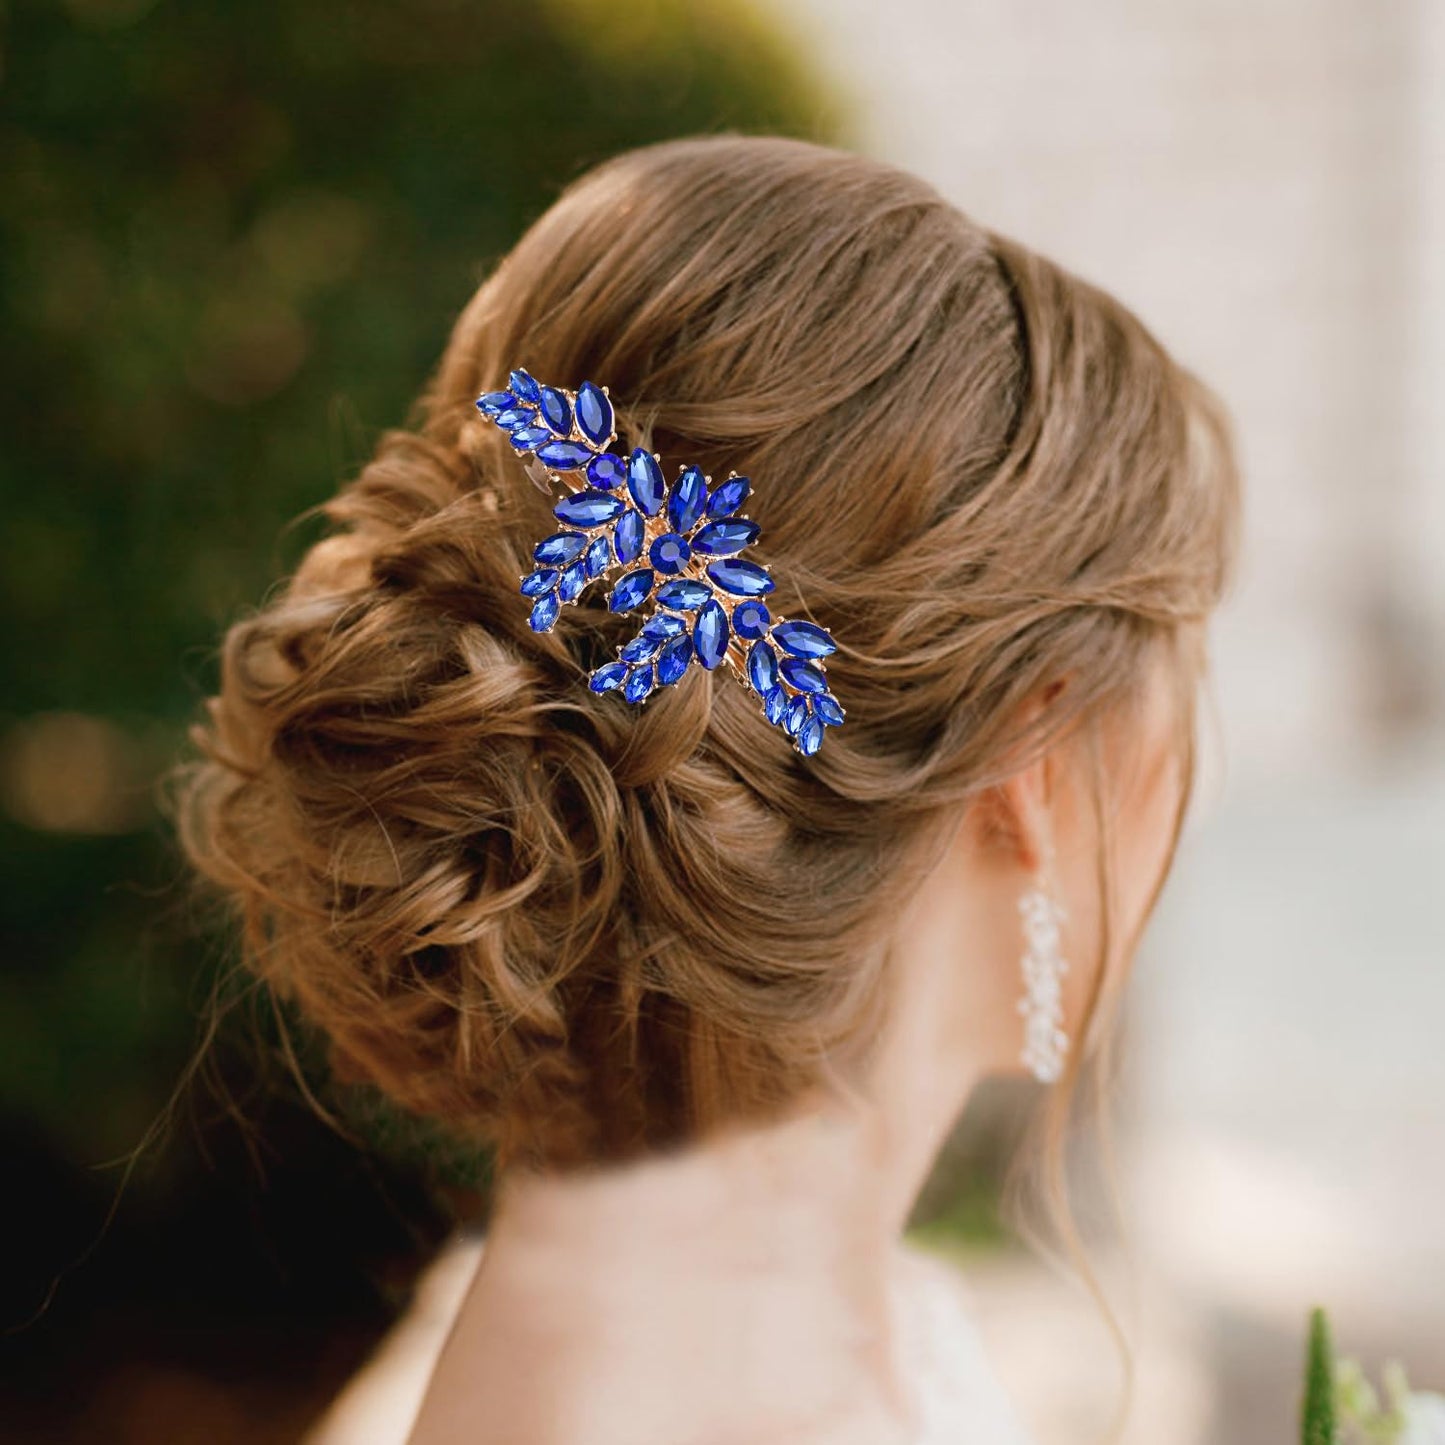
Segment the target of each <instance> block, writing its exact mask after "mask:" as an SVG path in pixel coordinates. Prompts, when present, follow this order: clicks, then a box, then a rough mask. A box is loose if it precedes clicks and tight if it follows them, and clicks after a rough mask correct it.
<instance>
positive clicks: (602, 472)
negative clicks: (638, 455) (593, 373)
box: [579, 402, 627, 492]
mask: <svg viewBox="0 0 1445 1445" xmlns="http://www.w3.org/2000/svg"><path fill="white" fill-rule="evenodd" d="M579 404H580V402H579ZM587 480H588V481H589V482H591V483H592V485H593V486H594V487H601V489H602V490H603V491H604V492H615V491H616V490H617V488H618V487H620V486H621V485H622V484H623V482H625V481H626V480H627V464H626V463H625V462H624V461H623V460H622V458H621V457H615V456H613V455H612V453H611V452H598V454H597V455H596V456H595V457H593V458H592V460H591V461H590V462H588V463H587Z"/></svg>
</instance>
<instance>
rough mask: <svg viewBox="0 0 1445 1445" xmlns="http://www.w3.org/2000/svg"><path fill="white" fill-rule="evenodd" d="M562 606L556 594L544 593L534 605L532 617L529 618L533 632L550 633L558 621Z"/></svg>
mask: <svg viewBox="0 0 1445 1445" xmlns="http://www.w3.org/2000/svg"><path fill="white" fill-rule="evenodd" d="M559 607H560V604H559V603H558V601H557V594H556V593H555V592H544V593H543V594H542V595H541V596H540V597H539V598H538V599H537V600H536V601H535V602H534V603H533V604H532V615H531V616H530V617H528V619H527V622H528V623H529V624H530V626H531V628H532V631H533V632H550V631H551V630H552V624H553V623H554V622H555V621H556V620H557V612H558V610H559Z"/></svg>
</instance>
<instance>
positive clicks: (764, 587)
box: [707, 557, 774, 597]
mask: <svg viewBox="0 0 1445 1445" xmlns="http://www.w3.org/2000/svg"><path fill="white" fill-rule="evenodd" d="M707 575H708V576H709V577H710V578H712V580H713V581H714V582H716V583H717V585H718V586H719V587H721V588H722V590H723V591H724V592H731V593H732V594H733V595H734V596H737V597H761V596H762V595H763V594H764V593H766V592H771V591H772V590H773V585H774V584H773V579H772V578H771V577H769V576H768V574H767V573H766V572H764V571H763V569H762V568H761V567H759V566H758V564H757V563H756V562H747V561H744V560H743V559H742V558H741V557H724V558H722V559H721V560H720V561H717V562H709V563H708V568H707Z"/></svg>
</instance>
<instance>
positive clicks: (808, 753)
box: [798, 717, 823, 758]
mask: <svg viewBox="0 0 1445 1445" xmlns="http://www.w3.org/2000/svg"><path fill="white" fill-rule="evenodd" d="M822 746H823V722H822V719H821V718H817V717H810V718H809V719H808V720H807V721H806V722H805V723H804V724H803V726H802V727H800V728H799V729H798V751H799V752H800V753H802V755H803V756H804V757H805V758H811V757H812V756H813V754H814V753H816V752H817V751H818V749H819V748H820V747H822Z"/></svg>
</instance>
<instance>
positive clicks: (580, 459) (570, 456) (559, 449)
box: [537, 442, 593, 472]
mask: <svg viewBox="0 0 1445 1445" xmlns="http://www.w3.org/2000/svg"><path fill="white" fill-rule="evenodd" d="M537 456H538V457H539V458H540V460H542V461H544V462H546V463H547V465H548V466H549V467H551V468H553V469H554V470H555V471H559V472H570V471H574V470H576V468H578V467H585V466H586V465H587V463H588V462H589V461H591V460H592V457H593V452H592V449H591V448H590V447H584V446H583V445H582V443H581V442H544V443H543V444H542V445H541V446H539V447H538V448H537Z"/></svg>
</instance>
